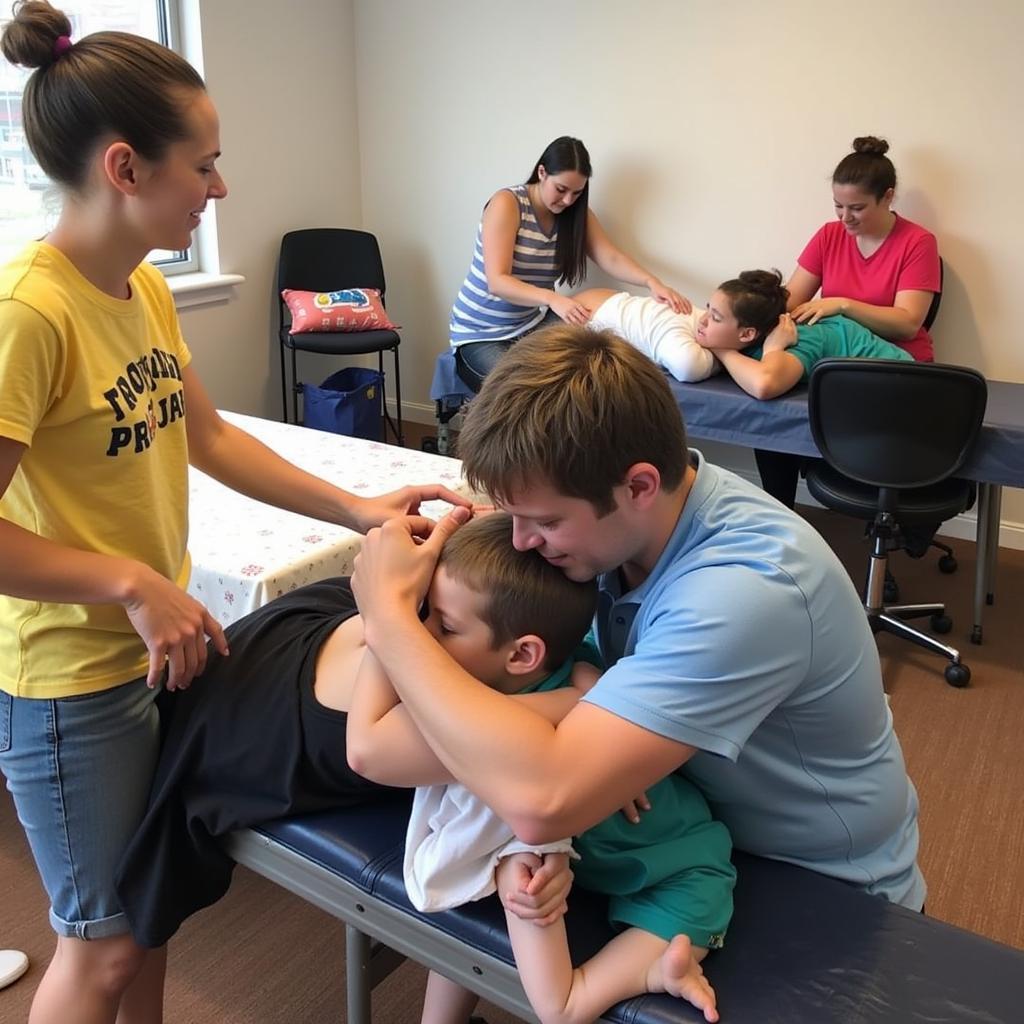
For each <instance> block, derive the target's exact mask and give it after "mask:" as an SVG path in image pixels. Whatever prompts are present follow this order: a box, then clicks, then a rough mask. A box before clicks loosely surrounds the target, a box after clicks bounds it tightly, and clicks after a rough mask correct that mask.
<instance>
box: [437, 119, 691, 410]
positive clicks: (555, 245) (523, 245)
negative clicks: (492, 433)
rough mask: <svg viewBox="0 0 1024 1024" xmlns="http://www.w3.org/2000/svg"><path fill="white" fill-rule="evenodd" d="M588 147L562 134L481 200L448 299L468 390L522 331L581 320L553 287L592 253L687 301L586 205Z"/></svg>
mask: <svg viewBox="0 0 1024 1024" xmlns="http://www.w3.org/2000/svg"><path fill="white" fill-rule="evenodd" d="M590 173H591V171H590V154H589V153H588V152H587V148H586V146H584V145H583V143H582V142H581V141H580V140H579V139H573V138H570V137H569V136H567V135H563V136H561V137H560V138H557V139H555V141H554V142H552V143H551V144H550V145H549V146H548V147H547V149H545V150H544V152H543V153H542V154H541V156H540V159H539V160H538V161H537V163H536V164H535V165H534V168H533V172H532V173H531V174H530V176H529V178H528V179H527V180H526V183H525V184H523V185H515V186H513V187H511V188H504V189H500V190H499V191H497V192H495V193H494V195H493V196H491V198H490V199H489V200H488V202H487V205H486V206H485V207H484V212H483V216H482V217H481V219H480V226H479V227H478V228H477V232H476V244H475V245H474V247H473V261H472V263H471V264H470V268H469V273H468V274H467V275H466V279H465V281H463V283H462V287H461V288H460V289H459V294H458V296H457V297H456V299H455V304H454V305H453V306H452V315H451V320H450V322H449V327H448V331H449V336H450V340H451V345H452V348H454V349H455V359H456V365H457V367H458V372H459V376H460V377H461V378H462V379H463V380H464V381H465V382H466V384H467V385H469V387H471V388H472V389H473V390H474V391H479V389H480V385H481V384H482V383H483V381H484V378H485V377H486V376H487V374H488V373H490V371H491V369H492V368H493V367H494V364H495V363H496V362H497V361H498V359H499V358H500V357H501V356H502V355H503V354H504V353H505V352H506V351H507V350H508V349H509V348H510V347H511V346H512V345H513V343H514V342H515V341H517V340H518V339H519V338H521V337H522V336H523V335H524V334H528V333H529V332H531V331H533V330H536V328H538V327H540V326H541V325H542V324H543V323H545V322H548V323H550V322H552V321H554V320H557V319H561V320H564V321H565V322H566V323H569V324H585V323H586V322H587V321H588V320H589V319H590V311H589V310H588V309H587V308H586V306H584V305H582V304H581V303H579V302H577V301H576V300H575V299H574V298H572V297H571V296H568V295H561V294H559V293H558V292H556V291H555V285H556V284H563V283H564V284H567V285H569V286H570V287H572V286H574V285H576V284H578V283H579V282H581V281H582V280H583V278H584V277H585V276H586V269H587V257H588V256H589V257H590V259H592V260H593V261H594V262H595V263H596V264H597V265H598V266H599V267H600V268H601V269H602V270H603V271H604V272H605V273H606V274H609V275H610V276H611V277H614V278H616V279H617V280H620V281H625V282H627V283H629V284H635V285H642V286H644V287H646V288H649V289H650V292H651V295H652V296H653V297H654V298H656V299H657V300H658V301H659V302H664V303H665V304H666V305H668V306H670V307H671V308H672V310H673V311H674V312H676V313H680V312H682V313H688V312H689V311H690V308H691V307H690V303H689V301H688V300H687V299H685V298H684V297H683V296H682V295H680V294H679V293H678V292H677V291H676V290H675V289H674V288H669V287H667V286H666V285H665V284H663V283H662V282H661V281H660V280H659V279H658V278H657V277H655V275H654V274H652V273H650V271H648V270H645V269H644V268H643V267H642V266H640V264H639V263H637V262H636V260H634V259H632V258H630V257H629V256H627V255H626V254H625V253H624V252H623V251H622V250H621V249H619V248H618V247H617V246H616V245H615V243H614V242H613V241H612V240H611V239H610V238H609V237H608V235H607V234H605V231H604V228H602V227H601V224H600V222H599V221H598V219H597V217H596V216H595V215H594V213H593V211H592V210H590V209H589V208H588V205H587V197H588V193H589V183H590Z"/></svg>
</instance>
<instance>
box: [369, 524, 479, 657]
mask: <svg viewBox="0 0 1024 1024" xmlns="http://www.w3.org/2000/svg"><path fill="white" fill-rule="evenodd" d="M470 517H471V513H470V510H469V509H468V508H465V507H464V506H456V507H455V508H453V509H452V510H451V512H449V513H448V514H447V515H446V516H444V517H443V518H442V519H440V520H438V522H436V523H435V522H434V521H433V520H432V519H428V518H427V517H426V516H399V517H397V518H395V519H389V520H388V521H387V522H386V523H385V524H384V525H383V526H379V527H376V528H375V529H373V530H370V532H369V533H368V534H367V535H366V539H365V540H364V541H363V543H362V547H361V548H360V549H359V554H358V555H356V558H355V562H354V566H353V572H352V593H353V594H354V595H355V598H356V602H357V604H358V605H359V611H360V613H361V614H362V616H363V619H364V627H365V629H366V636H367V642H368V643H369V644H370V647H371V648H372V647H373V639H372V636H373V634H372V633H371V628H370V627H371V626H373V625H378V624H379V622H378V621H377V620H378V618H380V622H383V617H386V616H387V615H388V614H390V613H393V612H395V611H396V610H407V611H411V612H412V613H413V614H416V613H417V612H418V610H419V607H420V605H421V604H422V603H423V599H424V597H426V595H427V589H428V587H429V586H430V580H431V577H432V576H433V575H434V568H435V566H436V565H437V558H438V555H440V553H441V548H442V546H443V545H444V542H445V540H447V538H448V537H450V536H451V535H452V534H453V533H455V531H456V530H457V529H458V528H459V527H460V526H461V525H462V524H463V523H466V522H468V521H469V519H470Z"/></svg>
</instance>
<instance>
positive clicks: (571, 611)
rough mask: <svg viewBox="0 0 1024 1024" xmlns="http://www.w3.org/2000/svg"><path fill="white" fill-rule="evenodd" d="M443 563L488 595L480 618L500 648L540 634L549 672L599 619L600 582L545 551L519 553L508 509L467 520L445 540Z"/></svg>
mask: <svg viewBox="0 0 1024 1024" xmlns="http://www.w3.org/2000/svg"><path fill="white" fill-rule="evenodd" d="M438 565H439V566H441V565H443V566H444V568H445V571H446V572H447V573H448V575H449V576H451V578H452V579H454V580H457V581H458V582H459V583H462V584H463V585H464V586H467V587H469V588H470V589H472V590H475V591H476V592H477V593H478V594H480V595H482V597H483V598H484V606H483V611H482V612H481V615H480V617H481V619H483V621H484V622H485V623H486V624H487V625H488V627H489V628H490V630H491V633H492V634H493V644H494V646H495V647H499V646H501V645H502V644H504V643H507V642H508V641H509V640H513V639H515V638H516V637H518V636H525V635H526V634H528V633H534V634H536V635H537V636H539V637H540V638H541V639H542V640H543V641H544V643H545V645H546V647H547V654H546V657H545V661H544V667H545V668H546V669H548V670H549V671H554V670H555V669H556V668H558V667H559V666H560V665H561V664H562V663H563V662H564V661H565V660H566V659H567V658H568V657H569V656H570V655H571V654H572V652H573V650H574V649H575V648H576V647H577V646H578V644H579V643H580V641H581V640H582V639H583V637H584V636H585V635H586V632H587V630H588V629H589V628H590V624H591V622H592V620H593V618H594V612H595V610H596V608H597V582H596V581H595V580H588V581H586V582H584V583H578V582H576V581H575V580H571V579H569V577H568V576H566V575H565V573H563V572H562V570H561V569H558V568H556V567H555V566H553V565H552V564H551V563H550V562H548V561H547V560H546V559H545V558H544V557H543V556H542V555H541V554H540V553H539V552H537V551H533V550H531V551H517V550H516V549H515V547H513V545H512V517H511V516H510V515H509V514H508V513H507V512H492V513H491V514H490V515H486V516H482V517H481V518H479V519H473V520H471V521H470V522H468V523H466V525H465V526H463V527H461V528H460V529H459V530H457V531H456V532H455V533H454V534H453V535H452V536H451V537H449V538H448V540H447V541H446V542H445V545H444V548H443V549H442V550H441V557H440V559H439V561H438Z"/></svg>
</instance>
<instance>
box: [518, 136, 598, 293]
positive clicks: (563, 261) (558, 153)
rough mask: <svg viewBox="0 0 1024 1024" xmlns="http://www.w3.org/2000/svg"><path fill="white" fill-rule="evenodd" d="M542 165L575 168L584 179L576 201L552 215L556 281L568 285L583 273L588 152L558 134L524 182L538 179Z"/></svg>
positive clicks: (552, 171) (553, 170) (556, 169)
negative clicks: (554, 231)
mask: <svg viewBox="0 0 1024 1024" xmlns="http://www.w3.org/2000/svg"><path fill="white" fill-rule="evenodd" d="M542 165H543V167H544V170H545V171H547V173H548V174H561V173H562V172H563V171H576V172H577V174H582V175H583V177H584V178H586V179H587V183H586V185H584V186H583V191H582V192H581V193H580V194H579V196H578V197H577V199H576V202H575V203H573V204H572V206H570V207H569V209H568V210H563V211H562V212H561V213H559V214H556V216H555V225H556V227H557V228H558V237H557V238H556V239H555V267H556V269H557V270H558V281H559V283H560V284H561V283H563V282H564V283H565V284H567V285H569V286H570V287H572V286H573V285H576V284H579V282H580V281H582V280H583V278H584V277H586V275H587V201H588V199H589V197H590V174H591V171H590V154H589V153H588V152H587V147H586V146H584V145H583V143H582V142H581V141H580V140H579V139H574V138H572V137H571V136H569V135H561V136H559V137H558V138H557V139H555V141H554V142H552V143H550V144H549V145H548V147H547V149H545V150H544V152H543V153H541V155H540V159H539V160H538V161H537V162H536V163H535V164H534V165H533V171H532V173H531V174H530V176H529V177H528V178H527V179H526V184H527V185H535V184H536V183H537V182H538V181H540V173H539V172H540V168H541V166H542Z"/></svg>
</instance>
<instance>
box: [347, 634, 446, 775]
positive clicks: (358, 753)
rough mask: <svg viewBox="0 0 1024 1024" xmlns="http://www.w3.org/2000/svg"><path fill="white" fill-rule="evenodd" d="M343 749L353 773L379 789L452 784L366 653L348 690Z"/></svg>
mask: <svg viewBox="0 0 1024 1024" xmlns="http://www.w3.org/2000/svg"><path fill="white" fill-rule="evenodd" d="M345 750H346V755H347V757H348V765H349V767H350V768H351V769H352V770H353V771H354V772H357V773H358V774H360V775H362V776H363V777H364V778H367V779H372V780H373V781H374V782H380V783H382V784H384V785H389V786H431V785H437V784H440V783H444V782H451V781H453V780H452V776H451V774H450V773H449V772H448V770H447V769H446V768H445V767H444V765H442V764H441V762H440V761H439V760H438V759H437V755H436V754H435V753H434V752H433V751H432V750H431V749H430V747H429V746H428V745H427V742H426V741H425V740H424V739H423V736H422V734H421V733H420V731H419V729H417V728H416V725H415V724H414V723H413V720H412V719H411V718H410V717H409V715H408V713H407V712H406V710H405V708H403V707H402V705H401V702H400V701H399V699H398V694H397V693H395V690H394V687H393V686H392V685H391V681H390V680H389V679H388V677H387V676H386V675H385V674H384V670H383V669H382V668H381V665H380V662H379V661H378V660H377V659H376V657H375V656H374V655H373V653H372V652H371V651H369V650H367V651H366V652H365V653H364V655H363V659H362V661H361V662H360V665H359V670H358V672H357V673H356V682H355V686H354V687H353V689H352V705H351V707H350V708H349V710H348V725H347V729H346V733H345Z"/></svg>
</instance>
